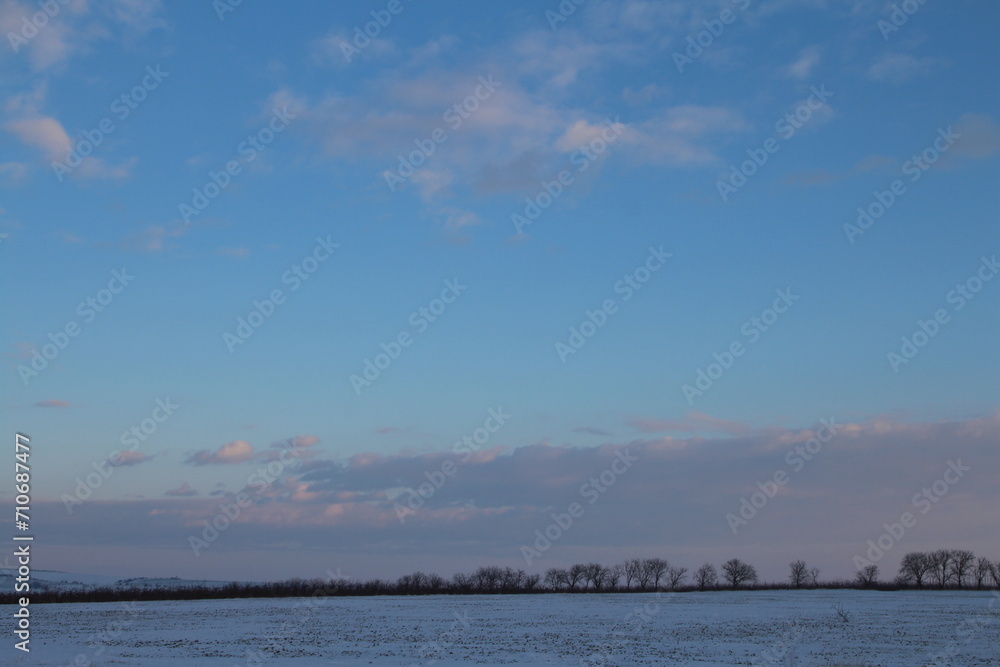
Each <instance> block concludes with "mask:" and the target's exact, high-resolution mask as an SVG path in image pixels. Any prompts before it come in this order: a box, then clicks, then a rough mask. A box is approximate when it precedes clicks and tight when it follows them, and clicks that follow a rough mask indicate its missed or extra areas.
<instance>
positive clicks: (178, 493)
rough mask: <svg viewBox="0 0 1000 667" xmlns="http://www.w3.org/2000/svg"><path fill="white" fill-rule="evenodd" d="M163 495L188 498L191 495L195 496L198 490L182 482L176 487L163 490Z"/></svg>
mask: <svg viewBox="0 0 1000 667" xmlns="http://www.w3.org/2000/svg"><path fill="white" fill-rule="evenodd" d="M163 495H165V496H173V497H176V498H190V497H192V496H197V495H198V492H197V491H195V490H194V489H192V488H191V485H190V484H188V483H187V482H184V483H183V484H181V485H180V486H179V487H177V488H176V489H170V490H169V491H165V492H164V494H163Z"/></svg>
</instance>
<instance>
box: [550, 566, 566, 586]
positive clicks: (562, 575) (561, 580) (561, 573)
mask: <svg viewBox="0 0 1000 667" xmlns="http://www.w3.org/2000/svg"><path fill="white" fill-rule="evenodd" d="M545 585H546V586H548V587H549V588H551V589H552V590H556V591H557V590H559V589H561V588H562V587H563V586H568V585H569V573H568V572H566V570H563V569H561V568H558V567H553V568H549V570H548V571H546V573H545Z"/></svg>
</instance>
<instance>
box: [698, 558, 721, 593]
mask: <svg viewBox="0 0 1000 667" xmlns="http://www.w3.org/2000/svg"><path fill="white" fill-rule="evenodd" d="M718 581H719V575H718V574H717V573H716V572H715V566H714V565H712V564H711V563H705V564H704V565H702V566H701V567H699V568H698V571H697V572H695V573H694V583H695V584H696V585H697V586H698V590H699V591H704V590H707V589H709V588H715V585H716V583H718Z"/></svg>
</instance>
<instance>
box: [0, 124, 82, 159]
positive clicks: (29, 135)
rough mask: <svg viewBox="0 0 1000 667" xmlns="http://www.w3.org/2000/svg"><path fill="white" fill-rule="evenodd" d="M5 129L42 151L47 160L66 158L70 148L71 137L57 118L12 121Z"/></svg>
mask: <svg viewBox="0 0 1000 667" xmlns="http://www.w3.org/2000/svg"><path fill="white" fill-rule="evenodd" d="M4 129H6V130H7V131H8V132H10V133H11V134H13V135H14V136H15V137H17V138H18V139H19V140H20V141H21V142H22V143H24V144H27V145H28V146H32V147H34V148H37V149H39V150H40V151H42V153H43V154H44V156H45V159H46V160H50V161H57V160H63V159H65V158H66V152H67V149H68V148H69V146H70V140H69V135H67V134H66V130H65V129H63V126H62V124H61V123H60V122H59V121H57V120H56V119H55V118H52V117H49V116H39V117H37V118H25V119H22V120H12V121H8V122H7V123H6V124H5V125H4Z"/></svg>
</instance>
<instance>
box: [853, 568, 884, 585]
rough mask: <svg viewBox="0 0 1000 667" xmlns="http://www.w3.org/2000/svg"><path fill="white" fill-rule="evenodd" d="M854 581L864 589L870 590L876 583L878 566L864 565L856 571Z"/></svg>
mask: <svg viewBox="0 0 1000 667" xmlns="http://www.w3.org/2000/svg"><path fill="white" fill-rule="evenodd" d="M854 580H855V581H856V582H857V583H858V584H859V585H861V586H864V587H865V588H871V587H872V586H874V585H875V584H877V583H878V565H874V564H873V565H865V566H864V567H863V568H861V569H860V570H858V574H857V576H855V578H854Z"/></svg>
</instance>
